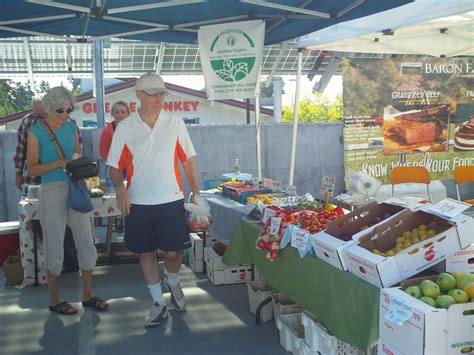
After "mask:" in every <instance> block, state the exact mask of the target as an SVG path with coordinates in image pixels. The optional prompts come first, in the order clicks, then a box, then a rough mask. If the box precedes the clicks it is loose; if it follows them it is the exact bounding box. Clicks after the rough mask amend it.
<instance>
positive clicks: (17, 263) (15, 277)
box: [3, 255, 23, 286]
mask: <svg viewBox="0 0 474 355" xmlns="http://www.w3.org/2000/svg"><path fill="white" fill-rule="evenodd" d="M3 274H4V275H5V278H6V279H7V285H10V286H15V285H19V284H21V283H22V282H23V266H22V265H21V259H20V256H19V255H12V256H9V257H8V258H7V260H5V263H4V264H3Z"/></svg>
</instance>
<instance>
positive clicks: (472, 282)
mask: <svg viewBox="0 0 474 355" xmlns="http://www.w3.org/2000/svg"><path fill="white" fill-rule="evenodd" d="M404 291H405V292H406V293H408V294H409V295H410V296H412V297H415V298H417V299H419V300H420V301H421V302H424V303H426V304H428V305H430V306H432V307H435V308H445V309H448V308H449V306H451V305H453V304H456V303H468V302H474V273H471V272H464V273H463V272H452V273H447V272H444V273H441V274H439V275H438V276H437V277H436V279H435V280H430V279H425V280H423V281H421V282H420V283H419V284H418V285H412V286H408V287H406V288H405V289H404Z"/></svg>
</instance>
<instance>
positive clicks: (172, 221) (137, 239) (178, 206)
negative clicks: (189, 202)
mask: <svg viewBox="0 0 474 355" xmlns="http://www.w3.org/2000/svg"><path fill="white" fill-rule="evenodd" d="M125 246H126V248H127V249H128V250H130V251H132V252H134V253H138V254H141V253H147V252H150V251H154V250H157V249H160V250H162V251H181V250H184V249H187V248H189V247H191V241H190V239H189V228H188V223H187V219H186V210H185V209H184V200H178V201H173V202H169V203H163V204H160V205H135V204H132V207H131V208H130V214H129V215H128V216H125Z"/></svg>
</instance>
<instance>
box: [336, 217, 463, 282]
mask: <svg viewBox="0 0 474 355" xmlns="http://www.w3.org/2000/svg"><path fill="white" fill-rule="evenodd" d="M420 224H424V225H427V226H428V228H430V229H434V230H435V231H436V235H435V236H433V237H431V238H428V239H426V240H423V241H420V242H419V243H416V244H413V245H411V246H410V247H408V248H406V249H404V250H402V251H400V252H399V253H397V254H396V255H395V256H390V257H387V256H382V255H379V254H375V253H373V252H372V251H373V250H379V251H381V252H385V251H387V250H390V249H391V248H392V247H393V246H394V245H395V240H396V239H397V238H398V237H400V236H401V235H402V234H403V232H405V231H411V230H412V229H414V228H416V227H418V226H419V225H420ZM464 227H465V225H463V229H462V232H461V233H458V232H460V231H459V230H458V228H457V224H456V223H455V222H452V221H448V220H446V219H444V218H441V217H438V216H435V215H432V214H429V213H427V212H423V211H417V212H412V211H410V210H404V211H402V212H400V213H399V214H397V215H396V216H394V218H391V219H389V220H387V221H384V222H383V223H381V224H380V225H379V226H377V227H376V228H375V229H374V230H372V231H370V232H368V233H366V234H364V235H362V236H361V237H360V238H359V241H358V242H354V243H353V244H351V245H349V246H347V247H345V248H343V250H342V252H343V257H344V260H345V262H346V265H347V269H348V271H349V272H350V273H352V274H354V275H356V276H357V277H360V278H361V279H364V280H366V281H367V282H369V283H371V284H373V285H375V286H377V287H380V288H382V287H390V286H393V285H395V284H397V283H399V282H400V281H402V280H405V279H407V278H409V277H411V276H413V275H415V274H418V273H419V272H421V271H423V270H425V269H427V268H429V267H431V266H433V265H435V264H437V263H439V262H441V261H443V260H445V259H446V257H447V256H449V255H452V254H454V253H456V252H457V251H459V250H460V249H461V248H462V241H464V242H465V241H466V240H467V239H468V238H466V235H465V234H466V230H465V228H464ZM468 233H469V235H470V236H469V238H471V236H472V230H471V231H469V232H468Z"/></svg>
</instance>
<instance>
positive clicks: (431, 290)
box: [420, 280, 441, 299]
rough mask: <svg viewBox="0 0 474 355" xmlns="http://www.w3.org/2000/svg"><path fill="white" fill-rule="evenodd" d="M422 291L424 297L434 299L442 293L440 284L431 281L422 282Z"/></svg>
mask: <svg viewBox="0 0 474 355" xmlns="http://www.w3.org/2000/svg"><path fill="white" fill-rule="evenodd" d="M420 289H421V292H422V293H423V296H427V297H431V298H433V299H435V298H436V297H438V296H439V294H440V293H441V292H440V289H439V286H438V284H436V283H435V282H433V281H431V280H423V281H421V284H420Z"/></svg>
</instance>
